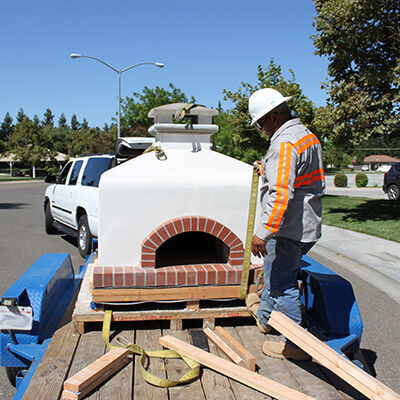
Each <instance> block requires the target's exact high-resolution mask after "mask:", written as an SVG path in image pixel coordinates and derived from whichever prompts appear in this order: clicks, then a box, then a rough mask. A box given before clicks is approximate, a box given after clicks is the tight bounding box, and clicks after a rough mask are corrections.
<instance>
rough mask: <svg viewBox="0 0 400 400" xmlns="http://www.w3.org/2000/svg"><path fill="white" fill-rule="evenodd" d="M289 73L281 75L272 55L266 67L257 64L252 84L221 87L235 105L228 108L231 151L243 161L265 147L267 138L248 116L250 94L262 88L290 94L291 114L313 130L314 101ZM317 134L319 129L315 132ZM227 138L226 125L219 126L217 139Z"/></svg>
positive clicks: (254, 158) (260, 153) (258, 154)
mask: <svg viewBox="0 0 400 400" xmlns="http://www.w3.org/2000/svg"><path fill="white" fill-rule="evenodd" d="M289 72H290V74H291V77H290V79H289V80H286V79H285V78H284V76H283V75H282V69H281V67H280V66H279V65H277V64H275V62H274V60H273V59H271V60H270V62H269V64H268V65H267V67H266V68H265V69H263V68H262V67H261V65H259V66H258V73H257V80H258V81H257V83H255V84H254V85H251V84H249V83H244V82H242V86H241V87H240V88H239V89H238V90H237V92H231V91H228V90H225V89H224V93H225V100H228V99H229V100H231V101H232V102H233V103H234V104H235V106H234V108H233V110H232V111H231V118H229V124H228V125H230V127H229V126H228V127H227V129H229V130H230V131H231V140H232V141H233V143H232V145H231V146H230V148H231V149H234V150H233V154H229V153H228V154H229V155H232V156H234V157H236V158H238V159H240V160H242V161H244V162H248V163H253V162H254V161H255V160H257V159H260V158H261V157H262V156H263V155H264V154H265V150H266V149H267V148H268V139H267V138H266V137H265V136H262V135H261V134H259V133H258V131H257V130H256V128H254V127H253V126H251V125H250V122H251V119H250V116H249V112H248V99H249V97H250V95H251V94H252V93H253V92H254V91H256V90H258V89H261V88H264V87H271V88H274V89H277V90H279V91H280V92H281V93H282V94H283V95H284V96H292V100H290V103H289V104H290V108H291V110H292V112H293V114H294V115H296V116H298V117H299V118H300V119H301V120H302V122H303V123H304V124H306V125H307V126H308V127H309V128H311V129H313V130H314V115H315V107H314V105H313V103H312V102H311V101H310V100H309V99H308V98H307V97H306V96H304V95H303V92H302V90H301V88H300V85H299V84H298V83H296V78H295V75H294V73H293V71H292V70H289ZM314 133H315V134H317V135H318V132H314ZM222 135H223V137H224V141H226V140H228V139H227V137H226V136H227V134H226V129H225V128H222V129H221V130H220V132H218V133H217V134H216V142H217V144H218V143H220V138H221V137H222Z"/></svg>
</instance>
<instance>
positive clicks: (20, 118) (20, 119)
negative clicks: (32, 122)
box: [17, 107, 26, 124]
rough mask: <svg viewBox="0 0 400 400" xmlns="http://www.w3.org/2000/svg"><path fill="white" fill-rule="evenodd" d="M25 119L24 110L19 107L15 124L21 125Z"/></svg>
mask: <svg viewBox="0 0 400 400" xmlns="http://www.w3.org/2000/svg"><path fill="white" fill-rule="evenodd" d="M25 117H26V114H25V113H24V109H23V108H22V107H21V108H20V109H19V111H18V114H17V122H18V123H19V124H22V122H23V120H24V118H25Z"/></svg>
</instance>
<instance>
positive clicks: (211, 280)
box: [204, 264, 217, 285]
mask: <svg viewBox="0 0 400 400" xmlns="http://www.w3.org/2000/svg"><path fill="white" fill-rule="evenodd" d="M204 267H205V268H206V271H207V282H206V284H207V285H215V284H216V283H217V270H216V269H215V268H214V267H213V266H212V265H210V264H206V265H205V266H204Z"/></svg>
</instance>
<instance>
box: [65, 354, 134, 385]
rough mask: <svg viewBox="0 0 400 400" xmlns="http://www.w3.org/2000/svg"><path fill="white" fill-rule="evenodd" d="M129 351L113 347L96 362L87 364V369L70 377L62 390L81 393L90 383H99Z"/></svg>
mask: <svg viewBox="0 0 400 400" xmlns="http://www.w3.org/2000/svg"><path fill="white" fill-rule="evenodd" d="M128 354H129V351H128V350H126V349H122V348H118V347H115V348H114V349H112V350H110V351H109V352H108V353H106V354H104V355H103V356H101V357H100V358H98V359H97V360H96V361H94V362H92V363H91V364H89V365H88V366H87V367H85V368H84V369H82V370H81V371H79V372H78V373H77V374H75V375H74V376H71V377H70V378H68V379H67V380H66V381H65V382H64V390H70V391H72V392H81V391H82V390H83V389H85V388H86V387H87V386H89V385H90V384H91V383H92V382H94V381H97V383H101V382H103V381H104V379H103V380H102V381H101V382H100V378H101V377H102V376H103V375H104V374H105V373H106V372H107V371H108V370H109V369H112V368H113V367H114V366H116V365H117V364H119V363H120V362H121V361H122V360H123V359H124V358H127V357H128Z"/></svg>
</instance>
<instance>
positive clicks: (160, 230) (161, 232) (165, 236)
mask: <svg viewBox="0 0 400 400" xmlns="http://www.w3.org/2000/svg"><path fill="white" fill-rule="evenodd" d="M156 233H158V235H159V236H161V238H162V240H163V241H164V242H165V241H166V240H168V239H169V238H170V235H169V233H168V231H167V230H166V229H165V227H164V226H160V227H159V228H158V229H157V231H156Z"/></svg>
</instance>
